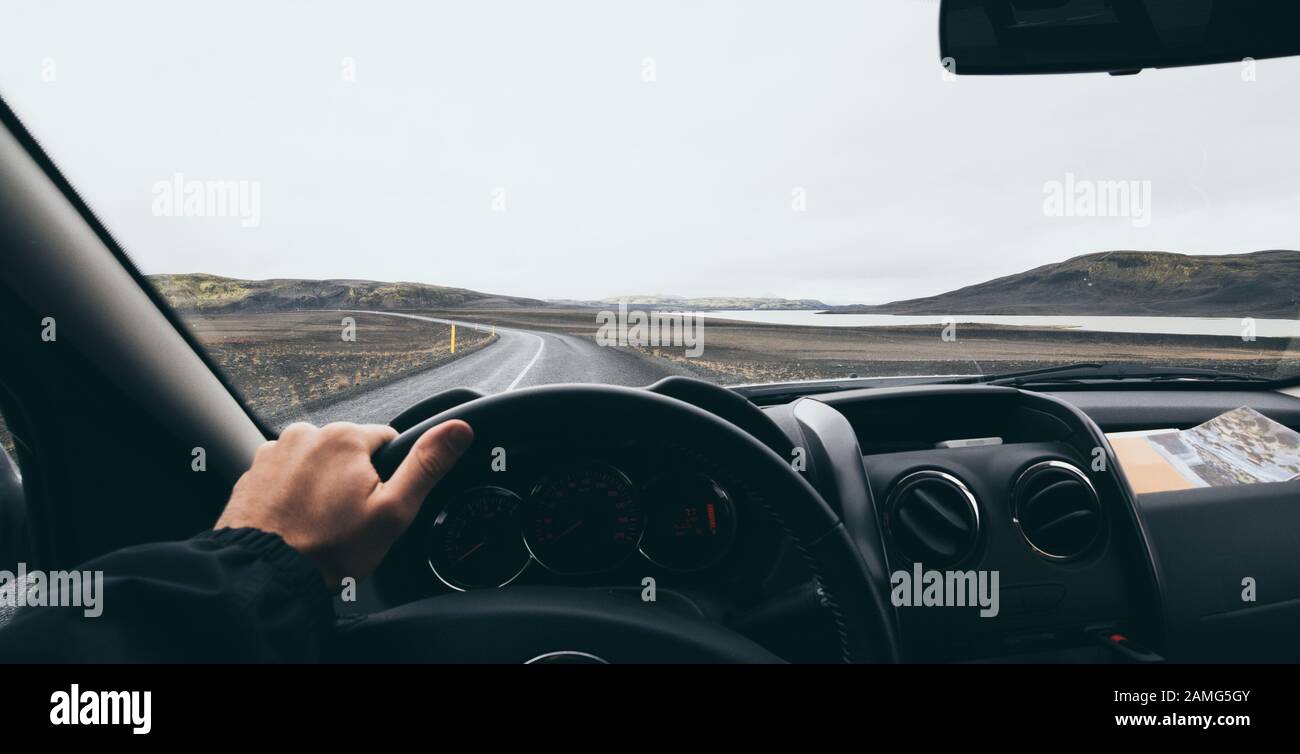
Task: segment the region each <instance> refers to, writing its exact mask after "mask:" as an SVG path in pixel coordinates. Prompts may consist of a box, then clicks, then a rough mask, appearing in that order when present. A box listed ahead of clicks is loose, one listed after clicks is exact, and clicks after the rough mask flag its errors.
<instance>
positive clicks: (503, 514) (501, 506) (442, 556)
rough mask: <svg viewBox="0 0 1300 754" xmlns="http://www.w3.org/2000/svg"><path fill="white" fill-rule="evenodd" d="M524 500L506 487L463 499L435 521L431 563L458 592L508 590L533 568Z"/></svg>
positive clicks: (466, 494) (482, 489)
mask: <svg viewBox="0 0 1300 754" xmlns="http://www.w3.org/2000/svg"><path fill="white" fill-rule="evenodd" d="M521 502H522V501H521V500H520V499H519V496H518V495H516V494H515V493H513V492H511V491H510V490H507V489H504V488H502V487H476V488H474V489H471V490H466V491H465V492H463V493H461V494H460V495H458V496H457V497H456V498H455V499H453V500H452V501H451V503H450V504H448V505H447V507H446V508H443V510H442V512H441V513H439V514H438V517H437V518H436V519H434V522H433V532H432V540H433V541H432V545H431V547H430V552H429V565H430V566H431V567H432V568H433V572H434V573H435V574H437V576H438V578H440V579H442V580H443V582H445V583H446V584H447V585H448V586H451V587H452V588H455V589H474V588H479V587H496V586H505V585H506V584H508V583H510V582H511V581H513V580H514V579H515V577H516V576H518V575H519V574H520V573H522V572H523V570H524V568H525V567H526V566H527V565H528V562H529V555H528V549H527V548H526V547H525V546H524V541H523V538H522V537H521V536H520V532H519V518H518V514H519V506H520V503H521Z"/></svg>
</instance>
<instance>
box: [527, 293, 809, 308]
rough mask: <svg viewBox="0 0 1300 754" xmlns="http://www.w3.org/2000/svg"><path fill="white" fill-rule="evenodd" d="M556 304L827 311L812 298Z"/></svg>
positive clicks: (636, 299) (619, 299)
mask: <svg viewBox="0 0 1300 754" xmlns="http://www.w3.org/2000/svg"><path fill="white" fill-rule="evenodd" d="M552 303H555V304H569V305H574V306H618V305H619V304H627V305H628V306H639V307H643V308H649V307H653V308H655V309H675V310H685V311H714V310H719V309H733V310H739V309H745V310H752V309H769V310H787V311H788V310H807V309H826V308H827V305H826V304H824V303H822V302H821V301H818V300H816V299H811V298H794V299H792V298H748V297H732V296H707V297H700V298H688V297H684V296H660V295H654V296H618V297H616V298H610V299H605V300H602V301H553V302H552Z"/></svg>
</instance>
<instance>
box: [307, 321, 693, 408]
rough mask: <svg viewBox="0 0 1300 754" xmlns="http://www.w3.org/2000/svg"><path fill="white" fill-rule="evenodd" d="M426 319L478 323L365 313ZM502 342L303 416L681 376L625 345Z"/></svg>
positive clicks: (512, 332) (524, 334)
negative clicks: (454, 392)
mask: <svg viewBox="0 0 1300 754" xmlns="http://www.w3.org/2000/svg"><path fill="white" fill-rule="evenodd" d="M364 313H365V314H382V315H384V316H389V317H406V318H409V319H419V320H424V321H427V322H436V323H440V324H448V325H456V326H457V327H468V328H473V327H475V326H476V325H475V323H473V322H466V321H462V320H450V319H438V318H435V317H422V316H419V315H415V314H401V313H398V312H371V311H368V312H364ZM496 332H497V342H495V343H492V344H491V345H488V346H485V347H484V348H481V349H479V350H477V351H475V352H474V353H471V354H469V355H468V356H463V357H461V358H459V359H456V360H455V361H451V362H448V363H446V364H444V365H442V366H440V367H435V368H433V369H428V370H425V371H423V372H419V373H417V374H413V375H410V376H408V377H403V378H402V379H400V380H396V381H394V382H390V383H388V384H387V385H383V386H381V387H377V388H375V389H373V390H367V391H365V392H363V393H360V394H358V395H355V396H352V397H350V398H347V399H344V400H341V401H339V402H337V403H333V404H330V405H328V406H325V407H322V408H320V409H317V410H315V411H312V412H309V413H308V414H307V415H306V416H304V417H303V420H304V421H309V422H312V423H314V424H318V425H319V424H328V423H329V422H333V421H351V422H361V423H375V424H386V423H387V422H388V420H389V419H392V418H393V417H394V416H397V415H398V414H399V413H401V412H402V410H403V409H405V408H407V407H408V406H411V405H413V404H415V403H416V402H418V401H420V400H423V399H425V398H427V397H429V396H431V395H434V394H436V393H439V392H441V391H443V390H446V389H448V388H453V387H467V388H471V389H473V390H477V391H479V392H480V393H500V392H503V391H506V390H514V389H517V388H522V387H529V386H531V385H547V384H552V383H556V382H589V383H592V382H598V383H605V384H611V385H628V386H634V387H636V386H642V385H649V384H650V383H652V382H654V381H656V380H658V379H660V378H662V377H666V376H668V375H670V374H677V373H678V372H674V371H672V370H671V369H670V368H669V367H666V366H659V365H656V364H653V363H651V362H649V361H647V360H646V359H644V358H641V357H640V356H637V355H636V354H634V353H631V352H629V351H627V350H624V349H620V348H602V347H600V346H598V345H596V344H595V343H594V342H592V341H591V340H588V339H584V338H578V337H574V336H572V335H557V334H555V333H546V332H538V331H535V330H516V329H507V328H502V327H498V328H497V331H496Z"/></svg>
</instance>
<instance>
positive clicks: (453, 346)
mask: <svg viewBox="0 0 1300 754" xmlns="http://www.w3.org/2000/svg"><path fill="white" fill-rule="evenodd" d="M451 352H452V353H456V326H455V325H452V326H451Z"/></svg>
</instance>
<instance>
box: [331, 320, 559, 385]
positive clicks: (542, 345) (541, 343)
mask: <svg viewBox="0 0 1300 754" xmlns="http://www.w3.org/2000/svg"><path fill="white" fill-rule="evenodd" d="M335 311H347V312H353V313H356V314H382V315H384V316H387V317H406V318H407V319H418V320H423V321H425V322H438V323H440V324H444V325H461V326H462V327H474V328H477V327H478V325H477V324H476V323H474V322H460V321H457V320H454V319H438V318H437V317H423V316H420V315H418V314H404V313H402V312H375V311H369V310H366V309H336V310H335ZM497 329H498V330H501V331H502V332H513V333H519V334H521V335H531V336H532V337H534V338H537V353H535V354H533V358H532V360H531V361H529V362H528V365H527V366H525V367H524V370H523V371H522V372H520V373H519V374H518V375H516V376H515V379H514V382H511V383H510V385H509V387H507V388H506V392H509V391H511V390H514V389H515V388H516V387H518V385H519V381H520V380H522V379H523V378H524V375H526V374H528V370H529V369H532V368H533V365H534V364H536V363H537V360H538V359H540V358H541V357H542V351H544V350H546V339H545V338H543V337H542V336H540V335H538V334H536V333H531V332H528V331H527V330H515V329H514V328H510V327H499V328H497Z"/></svg>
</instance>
